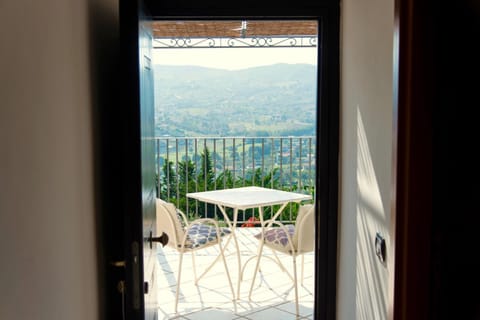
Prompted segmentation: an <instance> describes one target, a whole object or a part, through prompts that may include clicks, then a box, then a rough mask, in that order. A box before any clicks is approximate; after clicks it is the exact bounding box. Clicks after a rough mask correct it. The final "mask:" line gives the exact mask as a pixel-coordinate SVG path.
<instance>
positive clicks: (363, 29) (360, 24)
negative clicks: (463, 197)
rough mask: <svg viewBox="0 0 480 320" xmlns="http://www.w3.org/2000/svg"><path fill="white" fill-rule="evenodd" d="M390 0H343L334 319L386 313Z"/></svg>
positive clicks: (380, 316)
mask: <svg viewBox="0 0 480 320" xmlns="http://www.w3.org/2000/svg"><path fill="white" fill-rule="evenodd" d="M393 3H394V2H393V0H388V1H380V0H361V1H359V0H343V1H342V4H341V40H340V69H341V71H340V78H341V82H340V112H341V119H340V132H341V138H340V172H341V178H340V179H341V182H340V185H341V187H340V188H341V189H340V192H339V194H340V200H339V201H340V206H339V208H340V219H339V230H340V233H339V254H338V259H339V264H338V266H339V267H338V268H339V270H338V271H339V273H338V279H339V280H338V300H337V301H338V305H337V316H338V317H337V319H339V320H341V319H345V320H347V319H349V320H350V319H356V320H363V319H364V320H369V319H387V304H388V298H389V297H388V292H389V290H388V277H389V273H390V272H392V270H391V269H390V267H389V263H387V262H388V259H390V258H391V257H390V256H389V252H388V251H387V253H386V254H387V262H381V261H380V260H379V259H378V257H377V256H376V254H375V236H376V234H377V233H379V234H380V235H381V236H382V237H384V239H385V241H386V247H387V248H388V247H389V244H390V241H391V237H390V234H389V231H390V190H391V181H392V131H393V127H392V123H393V103H392V102H393V90H392V85H393V84H392V78H393V76H392V70H393V66H392V63H393V13H394V7H393Z"/></svg>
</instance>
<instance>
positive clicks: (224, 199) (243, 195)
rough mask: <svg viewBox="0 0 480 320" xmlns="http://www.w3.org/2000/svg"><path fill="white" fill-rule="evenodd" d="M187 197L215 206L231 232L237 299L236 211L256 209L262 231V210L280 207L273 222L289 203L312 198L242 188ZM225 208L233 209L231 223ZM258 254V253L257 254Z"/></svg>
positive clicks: (240, 275) (290, 193) (238, 251)
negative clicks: (235, 269) (235, 259)
mask: <svg viewBox="0 0 480 320" xmlns="http://www.w3.org/2000/svg"><path fill="white" fill-rule="evenodd" d="M187 197H188V198H191V199H197V200H199V201H203V202H207V203H211V204H215V205H217V207H218V208H219V209H220V211H221V212H222V214H223V217H224V218H225V221H226V222H227V224H228V225H229V227H230V228H231V230H232V237H233V239H234V242H235V247H236V251H237V262H238V285H237V299H238V298H239V296H240V282H241V278H242V267H241V265H242V264H241V260H240V250H239V246H238V241H237V237H236V235H235V228H236V226H237V218H238V210H246V209H253V208H258V210H259V218H260V223H261V226H262V229H263V227H264V222H263V208H264V207H268V206H273V205H280V208H279V209H278V210H277V212H276V213H275V214H274V215H273V216H272V220H275V219H276V218H277V217H278V216H279V215H280V214H281V213H282V211H283V209H285V207H286V206H287V205H288V204H289V203H291V202H297V203H299V202H301V201H305V200H311V199H312V196H311V195H308V194H301V193H296V192H287V191H281V190H275V189H268V188H262V187H242V188H234V189H225V190H215V191H203V192H194V193H187ZM226 208H233V222H232V221H230V219H229V217H228V215H227V213H226ZM259 254H260V252H259Z"/></svg>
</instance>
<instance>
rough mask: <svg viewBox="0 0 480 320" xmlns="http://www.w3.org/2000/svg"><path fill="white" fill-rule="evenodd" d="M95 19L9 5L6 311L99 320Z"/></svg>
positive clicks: (79, 8) (0, 212)
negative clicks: (92, 65)
mask: <svg viewBox="0 0 480 320" xmlns="http://www.w3.org/2000/svg"><path fill="white" fill-rule="evenodd" d="M88 24H89V22H88V2H87V1H85V0H84V1H78V0H63V1H55V0H45V1H41V2H36V1H25V0H19V1H2V2H1V4H0V38H1V39H2V43H1V44H0V46H1V49H0V70H1V72H0V79H1V80H0V81H1V85H0V98H1V100H0V101H1V102H0V137H1V142H0V146H1V149H0V150H1V151H0V252H1V254H2V257H1V258H0V260H1V264H0V283H1V286H2V290H1V293H0V319H45V320H52V319H70V320H75V319H78V320H85V319H92V320H95V319H99V305H98V298H99V295H98V288H97V287H98V285H97V271H96V264H97V263H96V261H97V260H96V259H97V258H96V255H97V251H96V242H95V241H96V240H95V214H94V212H95V209H94V185H93V182H94V181H93V150H92V148H93V143H92V119H91V117H92V115H91V113H92V110H91V109H92V108H91V101H90V100H91V94H90V82H89V80H90V79H89V77H90V75H89V52H88V48H89V35H88Z"/></svg>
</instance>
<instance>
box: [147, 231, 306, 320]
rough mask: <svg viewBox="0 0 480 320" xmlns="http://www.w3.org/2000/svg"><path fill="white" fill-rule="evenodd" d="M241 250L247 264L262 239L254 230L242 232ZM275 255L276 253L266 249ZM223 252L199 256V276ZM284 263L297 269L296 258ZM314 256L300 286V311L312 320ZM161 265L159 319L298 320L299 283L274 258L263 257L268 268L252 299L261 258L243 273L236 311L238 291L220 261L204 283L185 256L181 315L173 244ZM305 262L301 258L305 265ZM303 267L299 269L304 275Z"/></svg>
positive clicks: (231, 249)
mask: <svg viewBox="0 0 480 320" xmlns="http://www.w3.org/2000/svg"><path fill="white" fill-rule="evenodd" d="M237 231H238V233H237V235H238V240H239V246H240V252H241V260H242V261H241V262H242V265H243V264H244V263H245V261H247V260H248V258H250V257H252V256H254V255H255V254H256V252H257V245H258V241H257V240H256V239H254V238H253V234H254V233H255V232H256V231H255V230H254V228H241V229H238V230H237ZM233 244H234V242H233V239H232V241H230V244H229V245H228V247H227V250H226V254H227V264H228V268H229V271H230V276H231V278H232V284H233V287H234V291H235V294H236V292H237V283H238V264H237V258H236V253H235V252H236V251H235V246H234V245H233ZM264 254H265V255H270V256H272V257H273V255H272V254H271V251H270V252H268V251H264ZM216 255H218V250H213V248H209V249H208V251H205V252H200V251H199V252H198V253H197V254H196V260H195V262H196V266H197V272H198V274H197V275H198V276H199V275H200V274H201V273H202V272H203V270H204V269H205V268H206V267H207V266H208V265H209V264H210V263H211V262H212V261H213V260H214V258H215V257H216ZM281 259H282V262H283V263H284V264H285V267H286V268H287V270H289V272H291V274H293V273H292V269H293V268H292V262H291V261H292V260H291V257H289V256H284V257H281ZM313 260H314V259H313V254H310V255H307V256H306V258H305V273H304V274H305V277H304V287H302V286H300V285H299V296H300V305H301V307H300V313H301V315H302V316H303V317H305V316H306V317H307V318H306V319H309V318H310V319H311V317H312V316H311V314H312V313H313V281H314V277H313V271H314V270H313V269H314V264H313ZM158 262H159V268H158V269H157V270H158V273H157V277H156V281H157V286H158V295H159V319H179V320H185V319H186V320H196V319H200V320H201V319H208V320H216V319H229V320H232V319H250V320H255V319H261V320H268V319H276V320H278V319H282V320H283V319H295V315H294V313H295V303H294V302H295V300H294V299H295V297H294V291H293V282H292V280H291V279H290V278H289V277H288V276H287V274H286V273H284V272H282V271H281V269H280V268H279V267H278V266H277V265H276V264H275V263H273V262H272V261H271V260H269V259H264V258H262V261H261V268H262V272H261V273H259V274H257V279H256V282H255V286H254V292H253V294H252V301H249V299H248V292H249V289H250V284H251V280H252V277H253V271H254V268H255V263H256V261H255V259H252V260H251V261H250V262H249V264H248V265H247V267H246V268H245V272H244V275H243V281H242V283H241V291H240V297H239V300H237V303H236V309H235V308H234V304H233V302H232V293H231V289H230V287H229V285H228V279H227V277H226V275H225V269H224V266H223V263H222V261H221V260H220V261H219V262H218V263H217V264H215V266H214V267H213V268H212V269H211V270H210V271H209V273H207V274H206V275H205V276H204V277H203V278H202V279H201V280H200V282H199V284H198V286H196V285H195V283H194V273H193V269H192V259H191V254H185V256H184V260H183V264H184V265H183V270H182V279H181V280H182V281H181V285H180V299H179V304H178V313H177V314H175V313H174V302H175V292H176V285H177V279H178V262H179V254H178V252H176V251H175V250H173V249H171V248H164V249H163V248H160V249H159V250H158ZM300 262H301V260H300V259H299V260H298V266H300ZM300 270H301V269H300V267H299V268H298V269H297V271H298V276H299V277H300Z"/></svg>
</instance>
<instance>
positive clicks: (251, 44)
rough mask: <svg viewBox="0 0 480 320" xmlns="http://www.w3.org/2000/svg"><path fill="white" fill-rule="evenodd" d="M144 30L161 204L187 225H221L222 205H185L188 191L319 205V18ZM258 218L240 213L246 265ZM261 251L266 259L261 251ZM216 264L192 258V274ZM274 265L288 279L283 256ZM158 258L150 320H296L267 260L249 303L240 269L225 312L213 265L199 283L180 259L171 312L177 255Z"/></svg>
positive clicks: (307, 278)
mask: <svg viewBox="0 0 480 320" xmlns="http://www.w3.org/2000/svg"><path fill="white" fill-rule="evenodd" d="M152 29H153V48H154V49H153V52H152V63H151V67H152V68H153V76H154V97H155V99H154V101H155V146H156V153H155V154H156V156H155V161H156V192H157V198H160V199H162V200H164V201H166V202H170V203H172V204H174V206H175V207H176V208H177V209H179V210H181V211H182V212H184V213H185V214H186V216H187V217H188V219H189V220H194V219H198V218H214V219H216V220H218V221H219V222H220V223H222V220H223V216H222V213H221V212H220V211H219V210H218V208H216V207H213V206H209V205H207V204H205V203H202V202H199V201H193V202H192V201H190V200H188V199H187V197H186V194H187V193H190V192H199V191H207V190H222V189H229V188H238V187H245V186H259V187H265V188H271V189H278V190H284V191H288V192H297V193H300V194H310V195H312V201H310V202H309V203H315V201H314V199H315V197H316V192H315V191H316V179H315V177H316V164H317V159H316V156H315V155H316V154H317V152H316V147H317V123H316V119H317V110H318V105H317V104H318V102H317V97H318V92H317V88H318V84H317V79H318V69H317V61H318V57H317V56H318V48H317V42H318V39H317V36H318V24H317V21H316V20H315V21H310V20H278V21H264V20H252V21H250V20H222V21H203V20H202V21H189V20H177V21H154V22H153V28H152ZM306 203H307V202H306ZM276 209H277V208H273V207H272V208H267V209H266V210H265V212H267V213H268V212H275V210H276ZM298 210H299V206H298V205H296V204H289V205H288V206H287V207H286V208H285V209H284V210H283V212H282V214H281V215H280V216H279V217H278V218H277V219H278V220H279V221H280V222H282V223H283V224H285V225H288V224H291V225H295V223H296V219H297V216H298ZM258 214H259V212H258V211H256V210H251V209H249V210H244V211H240V212H239V217H238V223H237V225H236V227H237V230H238V236H239V244H240V245H239V247H240V252H241V255H242V256H244V259H243V261H247V260H248V259H249V258H250V257H252V256H255V254H256V252H257V247H258V239H257V238H256V237H255V235H256V234H258V233H259V231H260V226H259V224H258V223H257V221H256V219H257V218H258ZM157 219H159V217H157ZM158 231H160V230H157V233H158ZM225 250H226V255H227V264H228V266H229V268H231V269H232V270H233V272H232V274H233V275H235V274H236V273H235V267H236V265H235V261H234V260H233V258H232V257H233V256H234V255H235V252H234V251H235V250H237V249H236V248H235V247H234V246H233V245H232V244H231V243H230V245H229V246H227V247H226V249H225ZM263 252H264V254H265V255H270V256H271V257H274V256H273V253H272V252H270V251H269V250H268V249H266V250H264V251H263ZM216 255H218V250H216V249H215V248H213V247H212V248H209V249H208V250H205V251H204V252H198V254H196V256H195V260H196V261H195V263H196V265H197V268H198V269H199V270H201V269H202V267H203V266H204V265H205V266H206V265H207V264H209V263H210V262H211V258H212V257H214V258H215V257H216ZM279 256H280V259H281V261H285V263H284V265H285V266H287V267H288V270H287V271H288V272H289V273H290V274H293V270H292V263H291V262H290V260H287V259H291V258H290V257H289V256H282V255H279ZM157 257H158V259H157V261H158V264H159V268H157V269H156V271H157V272H156V275H155V277H156V281H155V284H156V286H157V290H158V306H159V309H158V319H173V318H178V319H204V318H210V319H215V318H216V319H235V318H238V319H260V318H261V319H269V318H274V319H290V318H291V319H294V318H295V317H296V315H295V314H296V309H295V297H294V290H293V287H292V279H290V278H289V276H288V275H287V274H286V273H285V272H282V270H281V269H280V268H279V267H278V266H277V265H276V264H275V263H272V262H271V261H272V260H274V259H263V260H262V264H261V276H260V277H258V276H257V281H256V283H255V284H254V291H253V294H252V299H249V298H248V289H249V288H250V282H251V280H252V278H253V275H252V273H253V271H254V263H251V265H248V266H246V267H245V276H244V277H243V278H242V285H241V291H240V295H239V296H238V297H237V298H236V303H233V302H232V301H231V300H232V299H231V296H230V288H229V285H228V282H227V281H226V280H225V276H224V270H223V269H222V268H223V267H222V265H221V263H217V264H216V265H215V266H214V267H213V268H212V269H211V270H210V272H209V273H208V275H206V276H205V278H203V279H202V280H201V281H200V282H199V283H198V285H195V284H194V273H193V269H192V263H191V259H190V258H189V257H187V256H186V257H185V261H184V262H183V268H184V269H183V271H182V272H183V279H182V283H181V286H180V290H181V291H180V294H179V297H180V298H179V304H178V313H175V312H174V302H175V294H176V290H177V287H176V286H177V281H176V279H177V276H178V264H179V254H178V252H177V251H176V250H172V249H171V248H169V247H165V248H164V247H162V246H160V245H158V246H157ZM314 260H315V257H314V254H313V252H311V253H309V254H307V255H305V260H302V259H298V261H297V266H298V271H299V272H298V274H299V278H298V282H299V286H298V288H299V304H300V308H299V315H300V318H301V319H313V313H314V311H313V306H314V298H313V297H314V287H313V286H314V278H315V276H314V272H315V267H314ZM301 264H302V265H303V267H304V268H302V265H301ZM249 268H250V269H249ZM300 271H303V272H302V276H303V279H304V281H303V283H302V284H300ZM233 281H234V282H237V281H239V279H237V278H235V277H233Z"/></svg>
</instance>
